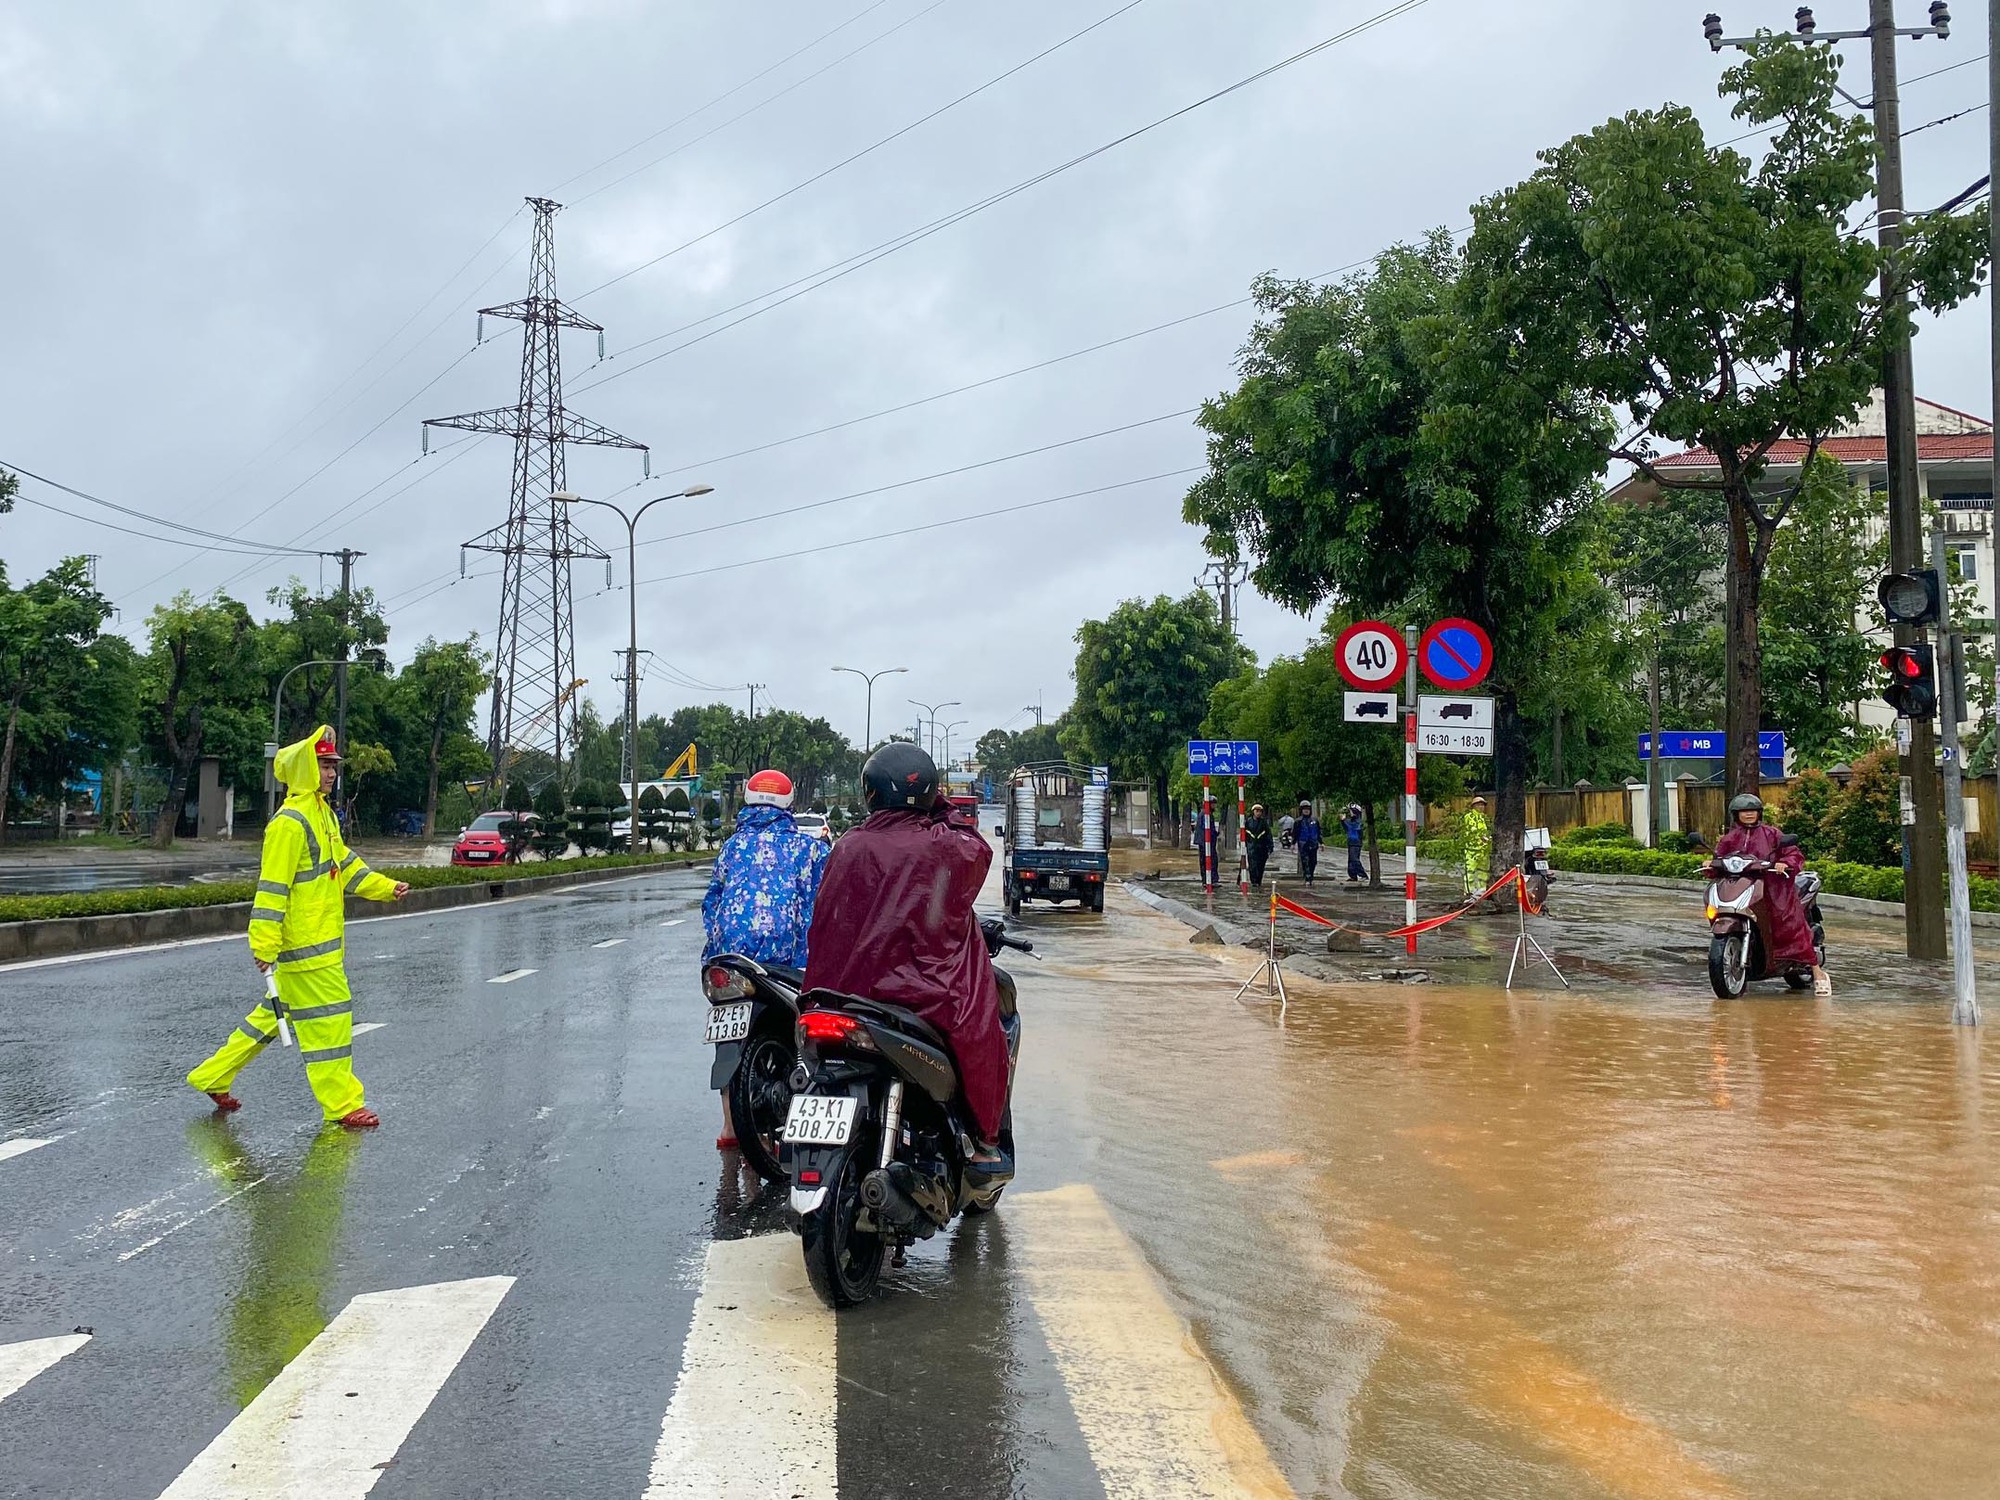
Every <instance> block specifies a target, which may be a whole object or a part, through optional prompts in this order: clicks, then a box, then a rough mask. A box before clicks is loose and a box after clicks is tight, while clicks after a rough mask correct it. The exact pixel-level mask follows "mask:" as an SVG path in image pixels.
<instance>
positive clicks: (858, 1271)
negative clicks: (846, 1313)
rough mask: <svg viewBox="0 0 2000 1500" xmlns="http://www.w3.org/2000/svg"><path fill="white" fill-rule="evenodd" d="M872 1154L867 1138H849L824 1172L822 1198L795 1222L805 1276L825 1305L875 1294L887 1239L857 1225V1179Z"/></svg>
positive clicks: (854, 1302)
mask: <svg viewBox="0 0 2000 1500" xmlns="http://www.w3.org/2000/svg"><path fill="white" fill-rule="evenodd" d="M873 1159H874V1158H873V1153H872V1152H871V1151H870V1150H869V1143H868V1141H867V1139H865V1138H859V1139H856V1140H854V1141H851V1142H849V1143H848V1145H847V1147H846V1149H845V1150H843V1151H842V1152H841V1153H840V1155H839V1156H838V1157H837V1158H835V1160H834V1163H833V1166H832V1168H831V1169H830V1170H829V1171H828V1172H827V1173H826V1197H825V1198H823V1199H822V1200H821V1201H820V1206H819V1207H818V1208H816V1209H814V1210H813V1211H812V1212H811V1213H809V1214H807V1215H805V1216H804V1217H803V1218H802V1219H800V1221H799V1240H800V1243H801V1244H802V1245H803V1246H804V1249H805V1256H806V1279H807V1280H808V1281H810V1282H811V1283H812V1286H813V1290H814V1291H815V1292H818V1293H819V1298H820V1301H822V1302H824V1303H825V1304H826V1305H827V1306H828V1307H832V1308H842V1307H854V1306H856V1305H857V1304H859V1303H862V1302H866V1301H867V1300H868V1299H869V1298H870V1297H872V1296H874V1295H875V1288H876V1285H877V1284H878V1283H879V1282H880V1281H881V1280H882V1258H883V1255H884V1253H885V1252H886V1250H887V1248H888V1247H887V1244H886V1242H885V1241H884V1240H883V1238H882V1236H881V1235H879V1234H869V1233H866V1232H864V1231H862V1230H859V1229H857V1228H855V1226H854V1221H855V1219H856V1218H857V1217H858V1216H859V1215H860V1213H861V1179H862V1177H864V1176H865V1175H866V1174H867V1172H868V1164H869V1162H870V1161H872V1160H873Z"/></svg>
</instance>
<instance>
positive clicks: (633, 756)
mask: <svg viewBox="0 0 2000 1500" xmlns="http://www.w3.org/2000/svg"><path fill="white" fill-rule="evenodd" d="M714 493H715V486H714V485H712V484H691V485H689V486H688V487H687V488H686V489H684V490H680V491H678V492H677V493H675V494H672V495H655V496H654V497H653V498H652V499H651V500H648V501H647V502H646V503H645V504H644V505H642V506H640V507H639V508H638V509H637V510H635V511H631V512H629V513H628V512H627V511H626V510H625V508H624V507H623V506H620V505H613V504H612V503H611V502H610V501H609V500H590V499H586V498H585V497H584V496H582V495H573V494H571V493H570V492H569V491H568V490H558V491H556V493H554V494H553V495H551V496H549V499H550V500H552V501H557V502H560V503H561V504H564V505H596V506H600V507H602V508H603V509H605V510H608V511H610V512H611V513H612V514H613V515H615V516H617V517H618V519H619V520H621V521H623V522H624V523H625V592H626V593H627V594H628V595H630V598H628V599H627V600H626V604H627V605H628V606H629V609H628V611H627V613H628V616H629V619H630V623H631V635H630V637H629V644H628V645H627V646H626V648H625V769H626V772H627V773H628V774H629V775H630V776H631V778H632V783H631V788H630V793H629V795H630V799H631V800H630V801H629V802H627V803H626V806H625V848H626V851H627V852H628V853H629V852H631V851H633V850H636V849H637V848H638V847H639V518H640V517H641V516H643V515H645V514H646V512H647V511H649V510H651V509H652V508H653V507H654V506H656V505H658V504H659V503H660V502H661V501H662V500H693V499H695V498H696V497H697V496H701V495H712V494H714Z"/></svg>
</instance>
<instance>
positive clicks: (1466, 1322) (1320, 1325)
mask: <svg viewBox="0 0 2000 1500" xmlns="http://www.w3.org/2000/svg"><path fill="white" fill-rule="evenodd" d="M1085 923H1090V924H1091V925H1093V926H1095V925H1096V924H1095V923H1094V922H1093V921H1092V919H1089V918H1079V917H1077V916H1075V915H1072V914H1070V913H1067V912H1064V913H1054V912H1050V913H1045V914H1036V915H1031V916H1029V917H1028V918H1026V920H1025V924H1024V925H1025V926H1026V927H1027V928H1029V929H1030V930H1033V929H1042V930H1045V931H1046V932H1047V933H1048V936H1049V938H1050V939H1052V941H1050V942H1048V943H1047V944H1045V947H1047V948H1048V949H1050V950H1051V951H1052V953H1053V954H1054V955H1055V956H1053V957H1052V961H1051V962H1049V963H1045V964H1043V965H1041V966H1039V967H1037V966H1033V965H1024V966H1021V967H1024V968H1026V969H1027V970H1028V972H1027V973H1026V974H1025V975H1024V977H1023V980H1022V986H1021V988H1022V1010H1023V1014H1024V1016H1025V1017H1026V1018H1027V1019H1028V1022H1029V1025H1030V1027H1031V1028H1032V1030H1031V1032H1030V1035H1031V1036H1032V1037H1033V1038H1034V1043H1033V1045H1034V1047H1035V1052H1036V1057H1035V1063H1036V1064H1038V1065H1039V1066H1035V1067H1029V1068H1027V1069H1025V1070H1024V1075H1023V1087H1024V1088H1027V1087H1031V1086H1037V1085H1039V1087H1037V1088H1036V1092H1037V1093H1042V1094H1044V1096H1045V1097H1044V1098H1043V1099H1042V1100H1038V1102H1037V1106H1036V1107H1037V1108H1045V1109H1047V1110H1049V1111H1050V1116H1051V1118H1050V1121H1049V1123H1051V1124H1054V1125H1056V1126H1057V1129H1056V1130H1055V1131H1054V1132H1053V1133H1054V1134H1055V1135H1057V1136H1058V1137H1059V1141H1058V1143H1057V1145H1058V1150H1057V1153H1056V1155H1057V1157H1058V1159H1057V1160H1051V1161H1046V1162H1031V1163H1028V1164H1027V1165H1026V1167H1025V1174H1027V1175H1029V1176H1031V1177H1037V1178H1038V1176H1039V1173H1040V1172H1041V1171H1043V1170H1047V1171H1048V1172H1050V1173H1051V1174H1052V1176H1053V1178H1054V1179H1055V1180H1065V1179H1068V1178H1072V1177H1077V1176H1082V1177H1088V1178H1090V1179H1091V1180H1093V1181H1095V1182H1096V1184H1097V1186H1098V1189H1099V1191H1100V1192H1102V1193H1103V1194H1104V1195H1105V1197H1106V1199H1107V1201H1108V1202H1109V1203H1110V1204H1111V1205H1112V1207H1113V1208H1114V1210H1115V1211H1116V1212H1117V1213H1118V1215H1119V1217H1120V1218H1121V1219H1122V1220H1123V1221H1124V1222H1125V1223H1127V1224H1128V1226H1130V1227H1131V1228H1132V1231H1133V1233H1134V1235H1135V1237H1136V1238H1137V1240H1138V1241H1139V1243H1140V1245H1141V1247H1142V1249H1143V1251H1144V1252H1145V1254H1146V1255H1147V1257H1148V1258H1149V1260H1150V1261H1151V1262H1152V1264H1153V1266H1154V1268H1155V1270H1156V1271H1158V1272H1159V1273H1160V1274H1161V1275H1162V1276H1163V1277H1164V1278H1165V1280H1166V1281H1167V1283H1168V1284H1169V1286H1170V1287H1171V1288H1172V1289H1173V1292H1174V1294H1175V1295H1176V1296H1177V1297H1178V1298H1179V1299H1180V1301H1181V1303H1182V1305H1183V1308H1184V1310H1185V1311H1186V1312H1187V1313H1188V1315H1189V1316H1190V1318H1191V1319H1192V1321H1193V1325H1194V1328H1195V1330H1196V1334H1197V1337H1198V1338H1199V1339H1200V1341H1201V1342H1202V1344H1203V1345H1204V1347H1205V1349H1206V1350H1207V1352H1208V1353H1209V1354H1210V1356H1211V1357H1212V1358H1214V1359H1216V1360H1217V1361H1218V1362H1219V1363H1220V1365H1221V1366H1222V1367H1223V1368H1224V1369H1225V1370H1226V1371H1227V1372H1228V1375H1229V1378H1230V1379H1231V1380H1232V1381H1233V1382H1235V1383H1236V1384H1237V1385H1238V1386H1239V1388H1240V1394H1241V1396H1242V1398H1243V1401H1244V1404H1245V1406H1246V1409H1247V1410H1248V1412H1249V1414H1250V1416H1251V1418H1252V1420H1253V1421H1254V1422H1255V1424H1256V1426H1257V1427H1258V1428H1259V1429H1260V1430H1261V1431H1262V1432H1263V1434H1264V1435H1265V1438H1266V1439H1267V1441H1268V1442H1269V1443H1270V1445H1271V1451H1272V1455H1273V1457H1274V1458H1275V1459H1276V1461H1277V1462H1278V1464H1279V1466H1280V1467H1281V1468H1282V1469H1283V1470H1284V1471H1285V1473H1286V1474H1287V1475H1288V1476H1289V1477H1290V1479H1291V1481H1292V1482H1293V1484H1294V1486H1295V1487H1296V1488H1297V1490H1298V1492H1299V1493H1301V1494H1306V1493H1311V1494H1315V1495H1341V1494H1355V1495H1368V1496H1485V1495H1523V1496H1526V1495H1532V1496H1544V1495H1546V1496H1602V1495H1619V1496H1662V1497H1664V1496H1688V1495H1714V1496H1731V1495H1742V1496H1753V1495H1826V1496H1835V1495H1838V1496H1905V1495H1924V1496H1961V1495H1962V1496H1973V1495H1988V1494H1992V1493H1994V1483H1995V1481H1994V1474H1995V1472H1996V1468H1997V1467H2000V1166H1996V1123H2000V1113H1996V1111H2000V1100H1997V1099H1996V1098H1995V1090H1996V1084H2000V1076H1996V1075H2000V1070H1997V1069H1996V1067H1995V1065H1994V1062H1993V1060H1992V1059H1991V1058H1990V1057H1988V1056H1986V1055H1985V1054H1984V1053H1983V1051H1982V1047H1981V1042H1980V1038H1979V1036H1978V1035H1977V1034H1975V1033H1967V1032H1964V1031H1958V1030H1954V1028H1952V1027H1951V1026H1950V1025H1948V1024H1946V1018H1945V1012H1944V1011H1943V1010H1942V1009H1940V1008H1939V1007H1938V1005H1936V1004H1935V1003H1925V1004H1923V1005H1917V1004H1910V1003H1899V1002H1898V1001H1896V1000H1895V999H1892V998H1888V997H1881V998H1859V996H1860V995H1861V994H1862V992H1863V991H1864V990H1865V991H1868V992H1873V991H1876V990H1879V989H1880V988H1881V987H1880V986H1879V985H1867V986H1856V987H1855V990H1856V995H1857V998H1850V999H1849V1000H1847V1001H1846V1002H1844V1003H1843V1002H1842V1001H1841V1000H1839V999H1836V1000H1835V1001H1833V1002H1830V1003H1829V1002H1817V1003H1816V1002H1814V1001H1812V1000H1811V999H1809V998H1808V999H1806V1000H1803V1001H1801V1000H1797V999H1790V1000H1786V999H1778V998H1775V995H1776V994H1777V993H1781V992H1775V991H1774V992H1771V993H1768V994H1766V995H1764V996H1762V997H1760V998H1755V999H1746V1000H1744V1001H1739V1002H1733V1003H1727V1004H1725V1003H1720V1002H1717V1001H1715V1000H1713V999H1712V998H1711V997H1708V996H1706V995H1705V994H1702V993H1698V992H1697V990H1696V989H1695V987H1694V986H1695V985H1698V984H1699V983H1700V979H1699V971H1698V970H1697V971H1692V972H1687V973H1682V974H1676V975H1674V976H1673V979H1674V982H1673V983H1672V984H1671V986H1670V987H1662V988H1659V989H1649V988H1647V987H1646V986H1644V985H1629V984H1628V985H1613V984H1611V983H1610V982H1608V981H1604V980H1602V979H1599V978H1596V977H1594V976H1591V975H1589V974H1584V975H1580V976H1577V977H1576V984H1577V987H1576V988H1575V989H1574V990H1572V991H1569V992H1567V993H1563V992H1560V991H1551V990H1549V989H1541V988H1532V989H1527V988H1524V989H1517V990H1516V991H1515V992H1514V993H1513V994H1512V995H1509V994H1507V993H1506V992H1504V991H1502V990H1501V989H1499V987H1498V984H1497V980H1498V977H1499V972H1500V971H1499V970H1498V969H1496V970H1495V971H1494V976H1493V977H1494V980H1495V981H1496V982H1495V983H1494V984H1492V985H1491V986H1490V987H1489V986H1487V985H1478V986H1470V985H1443V984H1430V985H1397V986H1386V985H1372V986H1368V985H1333V984H1324V983H1315V982H1313V981H1310V980H1306V979H1293V980H1292V981H1291V986H1290V988H1291V1004H1290V1007H1289V1010H1288V1013H1287V1015H1286V1016H1285V1018H1284V1021H1283V1023H1282V1025H1281V1024H1280V1022H1279V1020H1278V1018H1277V1016H1276V1014H1275V1011H1274V1008H1265V1007H1261V1006H1260V1007H1256V1008H1251V1007H1245V1006H1239V1005H1236V1004H1234V1003H1232V1001H1231V999H1230V993H1231V990H1232V989H1233V988H1234V986H1235V984H1237V983H1240V982H1241V980H1242V979H1243V978H1245V977H1247V976H1248V974H1249V972H1250V969H1251V968H1252V967H1253V965H1254V962H1255V959H1254V957H1252V956H1251V955H1249V954H1248V953H1246V952H1245V951H1244V950H1240V949H1218V948H1213V947H1211V948H1201V947H1193V946H1190V945H1188V943H1187V936H1188V929H1187V928H1186V927H1184V926H1183V925H1181V924H1180V923H1179V922H1176V921H1174V920H1173V919H1171V918H1169V917H1165V916H1161V915H1157V914H1155V913H1153V912H1150V911H1147V910H1145V909H1144V908H1142V907H1140V906H1138V905H1137V903H1135V902H1134V901H1133V900H1132V899H1131V898H1130V897H1129V896H1126V895H1125V894H1124V893H1123V892H1119V893H1117V894H1116V895H1114V897H1113V899H1112V902H1111V905H1110V909H1109V911H1108V913H1107V916H1106V917H1105V918H1104V919H1103V924H1102V928H1101V930H1099V931H1097V932H1096V933H1094V934H1092V935H1091V936H1090V937H1089V938H1088V939H1086V938H1085V935H1084V932H1083V930H1082V928H1083V924H1085ZM1065 928H1067V929H1070V931H1067V932H1065V931H1064V929H1065ZM1553 931H1554V933H1555V935H1556V936H1557V938H1558V940H1559V941H1558V945H1557V946H1558V947H1560V940H1561V938H1562V935H1563V934H1562V928H1561V925H1560V924H1559V923H1558V924H1555V926H1554V928H1553ZM1058 934H1060V936H1058ZM1037 935H1039V934H1037ZM1544 940H1545V941H1546V940H1547V938H1546V936H1545V938H1544ZM1503 951H1504V950H1503ZM1690 980H1692V981H1693V984H1690V983H1689V982H1688V981H1690ZM1537 982H1538V983H1542V984H1546V983H1550V981H1548V979H1547V976H1546V974H1544V975H1543V976H1542V978H1541V980H1539V981H1537ZM1100 986H1109V987H1110V990H1109V992H1110V993H1114V994H1116V995H1117V996H1118V999H1117V1001H1116V1003H1113V1004H1104V1003H1101V997H1103V996H1104V995H1105V994H1106V993H1107V991H1106V990H1105V989H1103V988H1100ZM1093 997H1098V998H1093ZM1051 1032H1055V1033H1056V1035H1055V1036H1054V1037H1053V1038H1051V1036H1050V1033H1051ZM1051 1070H1052V1071H1051ZM1037 1185H1039V1183H1038V1182H1037Z"/></svg>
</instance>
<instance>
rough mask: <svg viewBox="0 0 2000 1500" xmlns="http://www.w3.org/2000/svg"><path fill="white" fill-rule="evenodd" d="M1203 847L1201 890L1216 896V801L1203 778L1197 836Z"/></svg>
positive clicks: (1206, 780) (1205, 779)
mask: <svg viewBox="0 0 2000 1500" xmlns="http://www.w3.org/2000/svg"><path fill="white" fill-rule="evenodd" d="M1196 837H1197V839H1198V841H1199V843H1200V847H1201V888H1202V889H1203V890H1204V891H1206V892H1208V894H1209V895H1211V896H1213V895H1214V894H1215V860H1214V858H1213V853H1214V849H1215V799H1214V798H1213V797H1211V796H1209V793H1208V778H1207V777H1206V776H1204V777H1202V778H1201V832H1200V833H1199V834H1198V835H1197V836H1196Z"/></svg>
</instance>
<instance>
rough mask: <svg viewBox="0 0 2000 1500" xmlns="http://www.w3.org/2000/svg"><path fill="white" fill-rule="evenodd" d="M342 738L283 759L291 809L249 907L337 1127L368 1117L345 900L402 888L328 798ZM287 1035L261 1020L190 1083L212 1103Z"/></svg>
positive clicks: (282, 816) (284, 811)
mask: <svg viewBox="0 0 2000 1500" xmlns="http://www.w3.org/2000/svg"><path fill="white" fill-rule="evenodd" d="M332 738H333V731H332V730H331V729H330V728H328V727H327V726H326V725H324V724H322V725H321V726H320V727H319V728H318V729H317V730H315V731H314V732H313V733H312V734H309V735H307V736H306V737H305V738H304V739H302V740H299V741H298V742H296V743H295V744H290V745H287V746H285V748H284V749H282V750H280V751H279V752H278V756H277V760H276V762H275V770H276V772H277V776H278V779H279V780H280V781H282V782H283V783H284V784H285V787H286V790H287V796H286V797H285V805H284V806H283V807H281V808H280V809H279V810H278V812H277V814H276V815H275V816H274V817H273V818H272V819H271V823H270V826H269V827H268V828H266V829H265V830H264V860H263V865H262V867H261V868H260V869H259V870H258V872H257V895H256V898H255V900H254V901H253V902H252V904H251V907H250V952H251V953H252V955H254V956H255V957H256V958H257V959H258V961H259V962H261V963H267V964H273V965H275V966H276V974H277V985H278V999H279V1001H280V1003H281V1004H282V1005H283V1006H284V1008H285V1013H286V1016H287V1017H288V1018H289V1020H290V1021H291V1025H292V1029H293V1032H294V1033H295V1035H296V1036H297V1038H298V1044H299V1055H300V1057H301V1058H303V1059H304V1061H305V1065H306V1078H307V1081H308V1082H310V1083H311V1084H312V1090H313V1093H314V1095H315V1096H316V1097H317V1098H318V1099H319V1103H320V1108H321V1109H322V1110H323V1111H324V1112H325V1114H326V1117H327V1118H328V1119H329V1120H338V1119H341V1118H343V1117H344V1116H346V1115H348V1114H350V1113H352V1112H353V1111H354V1110H357V1109H359V1108H361V1105H362V1099H363V1094H362V1088H361V1081H360V1080H359V1079H358V1078H356V1077H355V1076H354V1066H353V1062H352V1056H353V1025H354V1016H353V1010H354V1000H353V996H352V994H351V992H350V991H349V990H348V987H347V973H346V970H345V968H344V967H343V965H342V962H341V948H342V944H343V942H344V941H345V930H346V925H347V922H346V910H345V907H344V901H345V898H346V897H347V896H348V895H349V894H350V893H351V894H353V895H356V896H364V897H366V898H368V899H369V900H372V901H388V900H392V899H393V898H394V897H395V894H396V882H395V881H393V880H391V879H389V878H388V877H387V876H386V875H377V874H376V873H375V872H374V871H373V870H371V869H369V868H368V866H367V865H366V864H364V863H363V862H362V860H361V856H360V855H358V854H355V853H353V852H352V851H351V850H349V849H348V847H347V844H346V841H345V840H343V839H342V838H341V836H340V823H339V821H338V820H337V819H336V818H335V817H334V815H333V809H332V808H331V807H329V806H328V805H327V801H326V798H324V797H322V796H321V795H320V791H319V757H318V756H317V755H316V754H315V753H314V751H315V747H316V746H317V745H318V743H319V742H320V741H321V740H322V739H327V740H330V739H332ZM277 1034H278V1025H277V1017H276V1016H275V1014H274V1013H273V1012H272V1010H271V1008H270V1007H269V1006H268V1005H259V1006H258V1007H257V1008H256V1009H255V1010H253V1011H252V1012H251V1013H250V1014H249V1015H248V1016H247V1017H246V1018H245V1019H244V1020H243V1022H242V1023H241V1024H240V1025H238V1026H237V1028H236V1030H235V1031H233V1032H232V1033H230V1036H229V1039H228V1040H227V1041H226V1042H224V1043H223V1044H222V1047H221V1048H220V1050H218V1051H217V1052H216V1054H215V1055H214V1056H213V1057H211V1058H209V1059H208V1060H207V1061H206V1062H204V1063H203V1064H202V1065H201V1066H200V1067H198V1068H196V1069H195V1070H194V1071H193V1072H192V1073H190V1074H188V1080H187V1081H188V1082H189V1083H190V1084H191V1085H193V1086H194V1087H195V1088H198V1089H200V1090H201V1091H202V1092H203V1093H205V1094H225V1093H227V1092H228V1091H229V1086H230V1084H231V1083H232V1082H234V1081H235V1078H236V1075H237V1074H238V1073H240V1072H241V1071H242V1070H243V1068H244V1066H245V1065H246V1064H247V1063H248V1062H249V1061H250V1059H251V1058H253V1057H255V1056H256V1055H257V1054H258V1052H260V1051H261V1050H263V1048H265V1047H266V1046H268V1045H269V1044H270V1043H271V1041H272V1039H273V1038H275V1037H276V1036H277Z"/></svg>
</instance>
